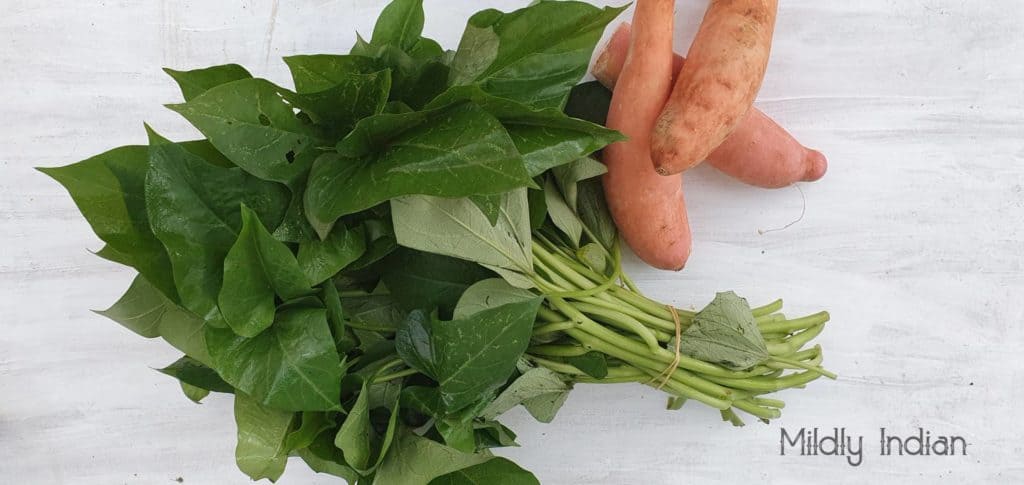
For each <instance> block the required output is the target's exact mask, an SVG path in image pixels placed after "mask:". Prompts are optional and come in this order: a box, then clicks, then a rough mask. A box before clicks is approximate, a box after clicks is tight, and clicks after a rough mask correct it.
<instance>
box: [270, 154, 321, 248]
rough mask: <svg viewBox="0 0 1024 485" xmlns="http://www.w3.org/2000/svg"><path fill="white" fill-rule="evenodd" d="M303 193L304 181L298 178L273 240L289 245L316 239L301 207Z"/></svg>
mask: <svg viewBox="0 0 1024 485" xmlns="http://www.w3.org/2000/svg"><path fill="white" fill-rule="evenodd" d="M312 155H313V154H312V152H311V153H309V154H308V156H312ZM304 156H306V155H304ZM305 192H306V181H305V180H304V179H302V178H300V179H299V180H298V181H296V182H295V183H294V184H293V185H292V187H291V201H290V202H289V203H288V208H287V209H285V214H284V218H283V219H282V220H281V224H279V225H278V226H277V228H276V229H274V239H277V240H278V241H281V242H290V243H304V242H308V241H312V240H314V239H316V237H317V234H316V230H315V229H313V225H312V224H310V223H309V221H308V220H307V219H306V211H305V209H304V208H303V206H302V198H303V195H304V194H305ZM328 231H329V229H328Z"/></svg>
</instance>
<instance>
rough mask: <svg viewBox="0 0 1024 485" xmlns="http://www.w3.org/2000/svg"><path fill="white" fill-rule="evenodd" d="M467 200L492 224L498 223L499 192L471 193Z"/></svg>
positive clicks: (499, 215)
mask: <svg viewBox="0 0 1024 485" xmlns="http://www.w3.org/2000/svg"><path fill="white" fill-rule="evenodd" d="M469 200H470V201H471V202H473V205H475V206H476V207H477V208H478V209H480V212H482V213H483V214H484V216H486V217H487V222H490V223H491V225H492V226H493V225H495V224H497V223H498V218H499V217H501V194H490V195H471V196H469Z"/></svg>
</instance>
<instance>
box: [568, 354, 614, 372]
mask: <svg viewBox="0 0 1024 485" xmlns="http://www.w3.org/2000/svg"><path fill="white" fill-rule="evenodd" d="M565 360H566V361H567V362H568V363H569V364H571V365H573V366H575V367H576V368H577V369H579V370H581V371H583V372H585V373H586V374H587V375H588V376H590V377H593V378H595V379H604V378H605V377H608V360H607V359H606V358H605V356H604V354H602V353H600V352H587V353H585V354H583V355H577V356H573V357H568V358H566V359H565Z"/></svg>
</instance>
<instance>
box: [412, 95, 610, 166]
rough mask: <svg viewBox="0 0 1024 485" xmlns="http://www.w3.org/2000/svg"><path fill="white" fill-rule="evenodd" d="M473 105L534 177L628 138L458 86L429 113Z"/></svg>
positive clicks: (554, 111)
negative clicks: (505, 136)
mask: <svg viewBox="0 0 1024 485" xmlns="http://www.w3.org/2000/svg"><path fill="white" fill-rule="evenodd" d="M464 101H471V102H473V103H476V104H478V105H480V106H481V107H482V108H483V109H485V110H487V112H489V113H491V114H492V115H494V116H495V117H496V118H498V119H499V120H500V121H501V123H502V125H504V126H505V129H506V130H508V133H509V136H510V137H511V138H512V142H513V143H515V145H516V149H517V150H518V151H519V153H520V154H522V156H523V162H524V163H525V164H526V170H527V172H528V173H529V174H530V176H531V177H535V176H537V175H540V174H542V173H544V172H545V171H547V170H548V169H550V168H552V167H557V166H560V165H563V164H566V163H570V162H573V161H575V160H578V159H580V158H581V157H585V156H587V155H590V154H591V153H593V152H595V151H597V150H600V149H601V148H604V147H605V146H606V145H608V144H609V143H613V142H616V141H622V140H624V139H625V137H624V136H623V135H622V134H621V133H619V132H617V131H614V130H610V129H608V128H605V127H604V126H601V125H596V124H594V123H591V122H589V121H584V120H579V119H575V118H571V117H569V116H568V115H566V114H565V113H563V112H562V111H561V110H558V109H555V108H546V109H537V108H533V107H530V106H527V105H525V104H522V103H519V102H516V101H513V100H510V99H505V98H500V97H497V96H493V95H491V94H488V93H486V92H484V91H483V90H482V89H481V88H480V87H479V86H456V87H453V88H451V89H449V90H448V91H446V92H445V93H444V94H442V95H440V96H438V97H437V98H435V99H434V100H433V101H431V102H430V104H428V105H427V108H428V109H436V108H439V107H442V106H448V105H451V104H454V103H459V102H464Z"/></svg>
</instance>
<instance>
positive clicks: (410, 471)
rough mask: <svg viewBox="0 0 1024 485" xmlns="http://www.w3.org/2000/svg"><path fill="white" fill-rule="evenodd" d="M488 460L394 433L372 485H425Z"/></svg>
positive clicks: (416, 437) (430, 441) (408, 435)
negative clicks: (393, 439)
mask: <svg viewBox="0 0 1024 485" xmlns="http://www.w3.org/2000/svg"><path fill="white" fill-rule="evenodd" d="M490 459H492V457H491V456H490V455H488V454H485V453H463V452H461V451H459V450H456V449H454V448H450V447H448V446H445V445H442V444H441V443H438V442H436V441H432V440H430V439H427V438H423V437H420V436H417V435H416V434H414V433H413V432H412V431H408V430H404V431H401V432H399V433H398V436H397V439H396V440H395V443H394V445H392V447H391V452H390V453H388V455H387V456H386V457H385V459H384V462H383V463H382V464H381V466H380V469H378V470H377V475H376V476H375V477H374V481H373V483H374V485H394V484H401V485H428V484H429V483H430V481H431V480H433V479H435V478H437V477H439V476H442V475H446V474H448V473H451V472H453V471H456V470H461V469H463V468H466V467H470V466H473V465H476V464H479V463H483V462H485V461H487V460H490Z"/></svg>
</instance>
